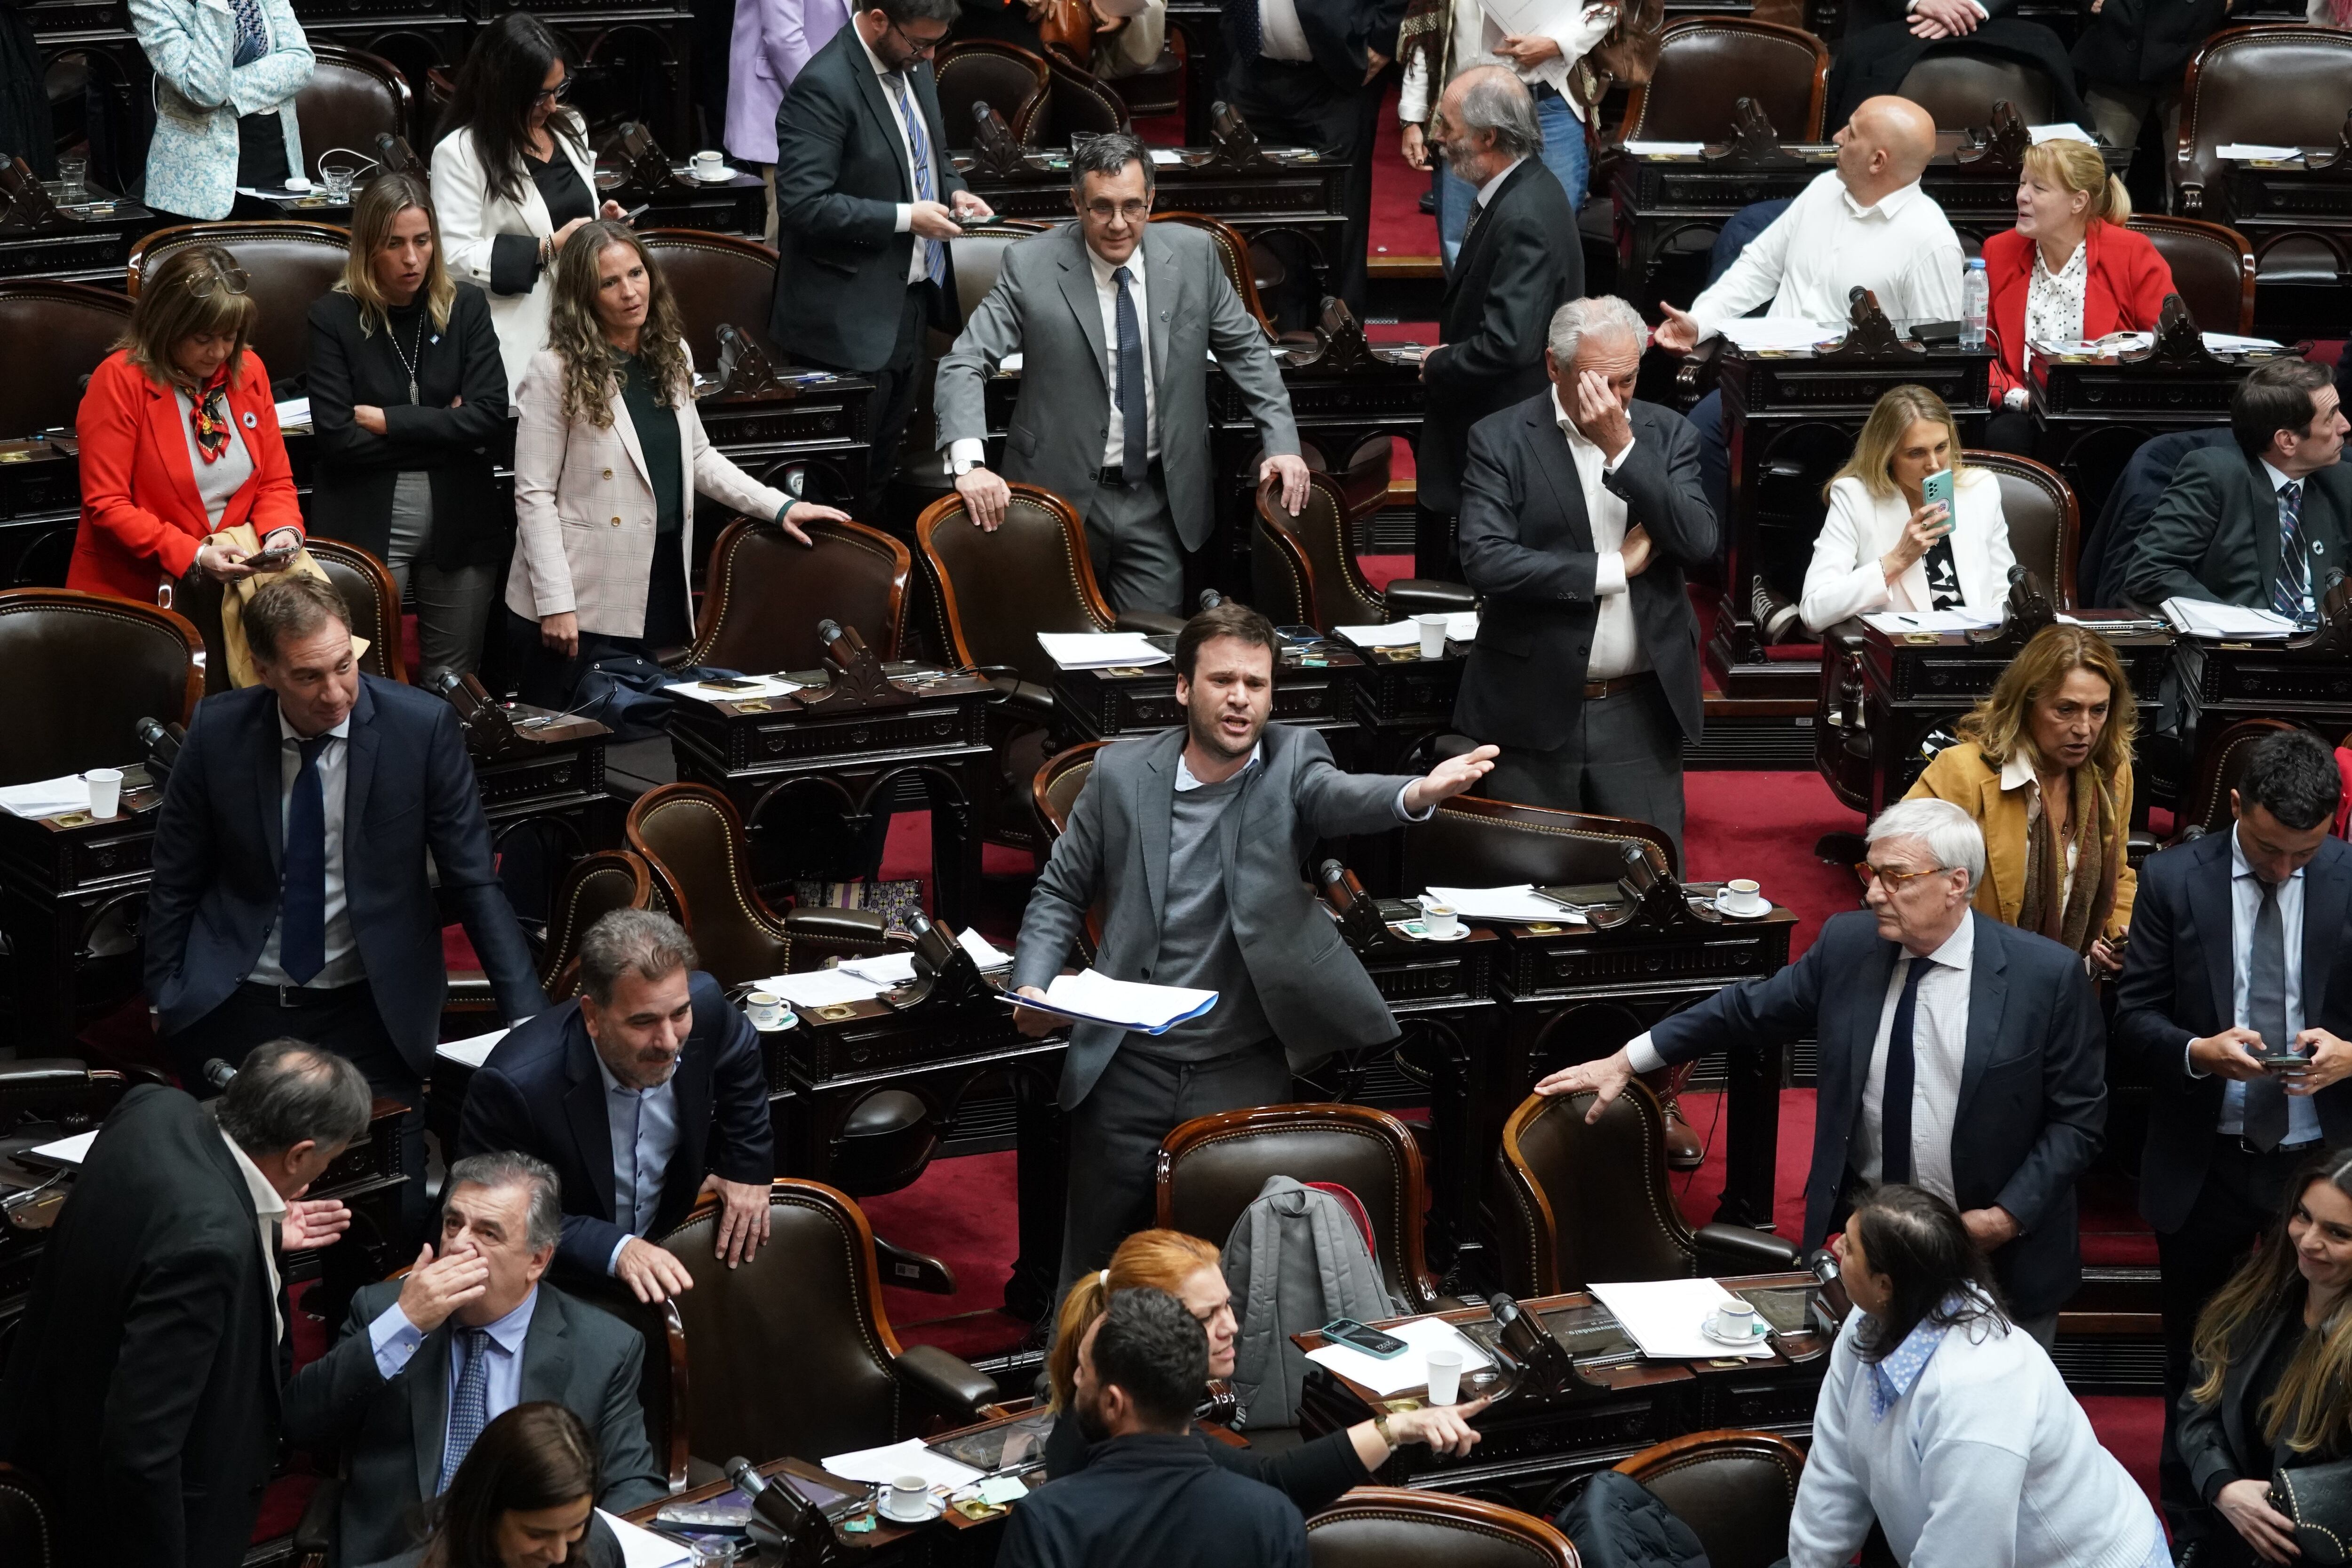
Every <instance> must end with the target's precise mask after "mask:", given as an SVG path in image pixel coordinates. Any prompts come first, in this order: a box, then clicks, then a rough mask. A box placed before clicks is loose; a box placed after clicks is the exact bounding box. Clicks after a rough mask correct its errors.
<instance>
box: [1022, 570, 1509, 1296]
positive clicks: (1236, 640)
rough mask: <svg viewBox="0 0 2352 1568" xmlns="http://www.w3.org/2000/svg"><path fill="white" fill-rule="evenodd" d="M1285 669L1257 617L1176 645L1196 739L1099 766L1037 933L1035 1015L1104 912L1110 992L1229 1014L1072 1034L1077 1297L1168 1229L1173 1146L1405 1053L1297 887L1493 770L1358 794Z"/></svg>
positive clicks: (1224, 619)
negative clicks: (1310, 1076)
mask: <svg viewBox="0 0 2352 1568" xmlns="http://www.w3.org/2000/svg"><path fill="white" fill-rule="evenodd" d="M1274 660H1275V635H1274V627H1273V626H1272V625H1271V624H1270V623H1268V622H1267V620H1266V618H1265V616H1261V615H1259V614H1258V613H1257V612H1256V611H1255V610H1253V609H1250V608H1248V607H1246V606H1245V605H1236V604H1233V603H1230V602H1228V603H1226V604H1223V605H1218V606H1217V607H1216V608H1214V609H1211V610H1203V611H1202V612H1201V614H1199V615H1197V616H1193V617H1192V619H1191V620H1190V621H1188V622H1186V623H1185V625H1184V629H1183V631H1182V632H1181V634H1179V636H1178V637H1177V639H1176V672H1177V673H1176V700H1177V702H1178V703H1180V704H1181V706H1182V707H1183V709H1184V716H1185V717H1184V728H1183V729H1181V730H1171V731H1167V732H1165V733H1163V734H1159V735H1154V736H1150V737H1149V738H1139V739H1136V740H1132V741H1121V742H1117V743H1116V744H1114V745H1111V746H1108V747H1107V748H1105V749H1104V750H1103V751H1102V752H1100V753H1099V754H1097V757H1096V759H1095V765H1094V772H1093V774H1092V775H1091V776H1090V777H1089V778H1088V780H1087V786H1086V788H1085V790H1083V791H1082V792H1081V793H1080V794H1079V795H1078V802H1077V805H1076V809H1075V810H1074V811H1073V812H1072V813H1071V815H1070V826H1069V827H1068V829H1067V830H1066V832H1064V833H1063V835H1062V837H1061V838H1060V839H1059V840H1058V841H1056V842H1055V845H1054V853H1053V856H1052V858H1049V859H1048V860H1047V861H1046V862H1045V874H1044V875H1043V876H1041V877H1039V878H1038V879H1037V886H1036V889H1035V890H1034V892H1033V893H1032V894H1031V895H1030V898H1029V909H1028V911H1027V913H1026V914H1024V916H1023V917H1022V921H1021V942H1020V946H1019V948H1018V950H1017V951H1016V952H1015V953H1014V955H1013V987H1014V989H1015V990H1017V991H1019V992H1020V993H1021V994H1023V995H1025V996H1035V997H1040V998H1042V997H1043V996H1044V995H1045V989H1044V988H1045V985H1046V984H1048V983H1049V982H1051V981H1052V980H1053V978H1054V976H1055V974H1057V973H1060V971H1061V968H1062V963H1063V961H1064V960H1065V959H1066V958H1067V957H1068V956H1069V952H1070V948H1071V946H1072V944H1073V943H1075V942H1076V940H1077V938H1078V935H1079V933H1080V932H1082V931H1084V930H1085V929H1086V923H1087V910H1091V909H1094V908H1096V907H1097V905H1099V906H1100V908H1101V910H1102V912H1103V921H1102V938H1101V941H1100V942H1098V943H1097V945H1096V952H1095V964H1094V966H1095V969H1096V971H1097V973H1101V974H1103V975H1105V976H1107V977H1108V978H1110V979H1113V980H1129V981H1139V982H1148V983H1150V984H1154V985H1179V986H1188V987H1193V988H1197V989H1201V990H1212V991H1214V992H1216V993H1217V1002H1216V1005H1214V1006H1213V1008H1211V1009H1210V1010H1209V1011H1208V1012H1207V1013H1204V1014H1202V1016H1200V1017H1198V1018H1194V1019H1192V1020H1190V1021H1188V1022H1185V1023H1182V1024H1179V1025H1177V1026H1175V1027H1173V1028H1171V1029H1170V1030H1169V1031H1168V1032H1167V1033H1165V1034H1161V1035H1146V1034H1139V1033H1136V1032H1134V1031H1130V1030H1123V1029H1119V1028H1116V1027H1113V1026H1108V1025H1102V1024H1085V1023H1081V1024H1078V1025H1077V1026H1075V1027H1074V1028H1073V1029H1072V1030H1071V1031H1070V1048H1069V1051H1068V1053H1067V1055H1066V1056H1065V1057H1064V1058H1063V1063H1062V1087H1061V1101H1062V1108H1063V1109H1064V1110H1066V1111H1068V1112H1069V1113H1070V1171H1071V1173H1072V1177H1073V1179H1072V1181H1071V1183H1070V1196H1069V1208H1068V1212H1067V1217H1066V1222H1065V1226H1064V1229H1063V1238H1062V1279H1061V1283H1062V1286H1063V1288H1064V1289H1066V1288H1067V1287H1068V1285H1069V1283H1070V1281H1071V1280H1073V1279H1076V1278H1077V1276H1078V1275H1079V1274H1080V1273H1081V1272H1084V1271H1087V1270H1090V1269H1096V1268H1101V1267H1103V1266H1104V1264H1105V1263H1106V1262H1108V1259H1109V1258H1110V1254H1111V1251H1112V1249H1113V1248H1114V1247H1117V1246H1118V1243H1119V1242H1120V1240H1121V1239H1122V1238H1124V1237H1126V1236H1127V1235H1128V1234H1129V1232H1131V1231H1134V1230H1137V1229H1139V1228H1140V1227H1141V1226H1144V1225H1147V1224H1149V1223H1150V1206H1151V1190H1152V1152H1153V1151H1154V1150H1155V1149H1157V1148H1158V1147H1159V1145H1160V1139H1161V1138H1163V1137H1164V1136H1166V1135H1167V1133H1168V1131H1170V1130H1171V1128H1174V1127H1175V1126H1177V1125H1178V1124H1179V1123H1181V1122H1184V1121H1191V1120H1192V1118H1193V1117H1196V1116H1206V1115H1209V1114H1211V1113H1212V1112H1214V1111H1220V1110H1236V1109H1239V1108H1241V1107H1244V1106H1255V1105H1278V1104H1283V1103H1285V1102H1286V1101H1288V1100H1289V1099H1290V1076H1291V1071H1292V1068H1304V1067H1306V1066H1307V1065H1309V1064H1311V1063H1313V1062H1315V1061H1317V1060H1318V1059H1320V1058H1323V1057H1327V1056H1328V1055H1330V1054H1331V1053H1332V1052H1334V1051H1342V1050H1352V1049H1356V1048H1359V1047H1370V1046H1379V1045H1382V1044H1385V1043H1386V1042H1388V1041H1390V1040H1392V1039H1394V1038H1395V1037H1396V1033H1397V1027H1396V1021H1395V1020H1394V1019H1393V1018H1391V1016H1389V1010H1388V1005H1387V1004H1386V1003H1385V1002H1383V1001H1381V994H1380V993H1379V991H1377V990H1376V989H1374V988H1373V985H1372V982H1371V977H1370V976H1369V975H1367V974H1366V973H1364V970H1363V966H1362V965H1361V964H1360V963H1357V962H1356V959H1355V957H1354V956H1353V955H1352V954H1351V953H1349V952H1348V951H1347V944H1346V943H1345V942H1341V941H1340V939H1339V931H1338V929H1337V928H1336V927H1335V926H1334V925H1333V924H1332V922H1331V921H1330V920H1328V918H1327V917H1326V916H1325V915H1324V914H1323V912H1322V911H1321V910H1319V909H1318V907H1317V903H1316V899H1315V895H1314V894H1313V893H1312V892H1311V891H1310V890H1309V889H1307V884H1306V882H1305V881H1304V880H1303V879H1302V878H1301V877H1300V875H1299V868H1300V866H1301V864H1302V863H1303V862H1304V861H1305V860H1306V858H1307V855H1308V854H1309V853H1310V852H1311V851H1312V849H1313V847H1314V845H1315V841H1316V840H1317V839H1318V838H1339V837H1346V836H1347V835H1349V834H1351V833H1379V832H1381V831H1383V830H1384V829H1387V828H1389V827H1392V826H1395V825H1396V824H1397V823H1399V822H1403V821H1417V820H1420V819H1421V818H1423V817H1425V816H1428V815H1429V814H1430V812H1432V811H1433V810H1434V809H1436V806H1437V803H1438V802H1440V801H1442V800H1444V799H1447V798H1448V797H1450V796H1453V795H1459V794H1461V793H1462V792H1463V791H1464V790H1465V789H1468V788H1469V787H1470V786H1471V785H1472V784H1475V783H1476V782H1477V781H1478V780H1479V779H1480V778H1481V777H1483V776H1484V775H1485V773H1486V770H1487V768H1488V767H1490V766H1491V765H1492V763H1491V759H1492V758H1493V756H1494V754H1495V749H1494V748H1493V747H1492V746H1481V747H1479V748H1478V749H1477V750H1475V751H1474V752H1470V753H1468V754H1467V755H1465V756H1461V757H1455V758H1452V759H1449V760H1448V761H1445V762H1444V763H1439V764H1438V765H1437V767H1436V769H1435V770H1434V771H1433V772H1432V773H1430V774H1429V776H1428V777H1426V778H1417V779H1416V778H1384V777H1376V776H1366V777H1356V776H1354V775H1351V774H1349V773H1341V772H1340V771H1339V768H1338V766H1337V765H1335V764H1334V763H1332V761H1331V752H1330V750H1329V748H1328V747H1327V746H1326V745H1325V744H1324V743H1323V737H1322V736H1321V735H1319V734H1318V733H1316V732H1315V731H1312V730H1304V729H1293V728H1291V727H1290V726H1288V725H1285V724H1275V725H1268V724H1267V722H1266V719H1267V716H1268V715H1269V714H1270V713H1271V712H1272V711H1273V708H1274ZM1013 1020H1014V1023H1015V1024H1016V1025H1017V1026H1019V1027H1020V1028H1021V1029H1022V1031H1023V1032H1024V1033H1025V1034H1029V1035H1042V1034H1044V1033H1045V1031H1046V1030H1047V1029H1049V1028H1052V1027H1053V1026H1055V1023H1056V1022H1057V1019H1056V1018H1055V1016H1054V1015H1052V1014H1050V1013H1047V1012H1045V1011H1043V1010H1040V1009H1033V1008H1026V1007H1024V1008H1020V1009H1018V1010H1016V1011H1015V1013H1014V1014H1013ZM1061 1296H1062V1290H1058V1289H1057V1290H1056V1291H1055V1300H1060V1299H1061Z"/></svg>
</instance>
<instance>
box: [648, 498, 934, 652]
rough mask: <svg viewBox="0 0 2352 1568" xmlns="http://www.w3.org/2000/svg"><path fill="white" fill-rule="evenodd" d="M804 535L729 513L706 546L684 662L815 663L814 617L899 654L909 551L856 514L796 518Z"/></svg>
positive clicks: (881, 649) (819, 648)
mask: <svg viewBox="0 0 2352 1568" xmlns="http://www.w3.org/2000/svg"><path fill="white" fill-rule="evenodd" d="M802 531H803V532H805V533H806V534H807V535H808V536H809V542H808V543H807V544H802V543H801V542H798V541H797V540H794V539H793V538H792V537H791V536H790V535H789V534H787V533H785V532H784V531H783V530H782V529H781V528H779V527H777V526H776V525H775V524H774V523H773V522H761V521H755V520H753V519H751V518H737V519H736V520H735V521H733V522H730V523H729V524H728V525H727V531H725V532H723V533H721V534H720V535H719V542H718V543H716V544H714V545H712V546H711V549H710V563H709V567H708V568H707V569H706V571H705V574H704V578H703V584H704V585H703V592H702V613H701V616H700V625H699V626H698V627H697V628H696V631H695V637H694V647H692V648H690V649H689V650H688V653H687V662H688V663H689V664H699V665H709V666H711V667H712V668H719V669H740V670H742V671H744V672H746V673H747V674H751V675H769V674H772V673H774V672H776V671H778V670H785V669H815V668H819V667H820V665H821V664H822V662H823V655H824V644H823V642H822V641H820V640H819V638H818V637H817V632H816V628H817V623H818V622H820V621H824V620H828V619H830V620H834V621H838V622H839V623H840V624H841V625H843V626H851V627H855V628H856V632H857V635H858V636H859V637H863V638H864V639H865V640H866V647H870V648H872V649H874V650H875V652H876V653H877V654H878V655H879V656H880V657H882V658H886V659H891V658H898V638H899V633H900V629H901V623H902V621H903V620H904V618H905V615H906V608H907V574H908V572H909V571H910V570H911V569H912V565H913V561H914V558H913V556H911V555H909V554H908V551H907V547H906V546H905V545H903V544H901V543H899V542H898V541H897V540H895V539H893V538H891V537H890V536H889V535H888V534H887V533H884V532H883V531H881V530H879V529H875V528H867V527H866V525H865V524H863V523H856V522H829V521H817V522H811V523H806V524H804V525H803V530H802Z"/></svg>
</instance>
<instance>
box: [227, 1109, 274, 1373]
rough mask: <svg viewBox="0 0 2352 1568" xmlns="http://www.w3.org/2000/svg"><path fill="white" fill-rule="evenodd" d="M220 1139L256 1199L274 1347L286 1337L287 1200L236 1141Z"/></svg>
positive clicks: (254, 1213) (250, 1195) (228, 1137)
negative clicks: (282, 1286)
mask: <svg viewBox="0 0 2352 1568" xmlns="http://www.w3.org/2000/svg"><path fill="white" fill-rule="evenodd" d="M220 1136H221V1142H224V1143H226V1144H227V1145H228V1152H229V1153H230V1154H231V1155H232V1156H233V1157H234V1158H235V1159H236V1173H237V1174H238V1175H240V1176H243V1177H244V1178H245V1191H246V1195H247V1196H248V1197H250V1198H251V1199H253V1218H254V1226H255V1228H256V1229H257V1231H258V1232H259V1233H260V1239H261V1267H262V1268H263V1270H264V1271H265V1272H266V1273H268V1276H269V1321H270V1322H271V1323H272V1324H274V1325H275V1326H276V1329H277V1333H276V1335H275V1336H274V1337H273V1338H272V1340H271V1343H273V1344H274V1343H276V1342H278V1340H282V1339H284V1338H285V1337H286V1314H285V1312H284V1310H282V1309H280V1308H279V1306H278V1289H279V1285H278V1229H277V1227H278V1226H279V1225H281V1224H283V1223H285V1219H286V1200H285V1199H284V1198H281V1197H279V1196H278V1189H277V1188H276V1187H273V1186H271V1185H270V1184H269V1178H268V1177H267V1176H265V1175H263V1174H262V1173H261V1167H260V1166H258V1165H257V1164H255V1163H253V1157H252V1156H251V1155H249V1154H247V1152H245V1151H244V1150H242V1149H240V1148H238V1147H237V1144H236V1139H234V1138H232V1137H230V1136H229V1135H228V1134H227V1133H226V1132H224V1133H222V1134H221V1135H220Z"/></svg>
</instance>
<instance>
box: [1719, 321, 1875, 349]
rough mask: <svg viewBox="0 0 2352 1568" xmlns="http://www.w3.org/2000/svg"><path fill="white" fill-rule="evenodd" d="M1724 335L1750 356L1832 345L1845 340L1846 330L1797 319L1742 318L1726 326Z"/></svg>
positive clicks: (1724, 326) (1729, 322) (1841, 327)
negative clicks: (1842, 339) (1750, 354)
mask: <svg viewBox="0 0 2352 1568" xmlns="http://www.w3.org/2000/svg"><path fill="white" fill-rule="evenodd" d="M1722 330H1723V335H1724V337H1725V338H1726V339H1727V340H1728V341H1729V342H1733V343H1735V344H1737V345H1738V347H1740V348H1741V349H1743V350H1746V351H1747V352H1748V353H1761V352H1778V353H1794V352H1796V351H1798V350H1801V349H1815V348H1819V347H1821V346H1822V344H1823V343H1833V342H1837V341H1838V340H1839V339H1841V338H1843V337H1844V336H1845V328H1844V327H1843V326H1834V327H1831V326H1823V325H1822V323H1821V322H1819V321H1805V320H1804V319H1803V318H1801V317H1797V316H1742V317H1740V318H1739V319H1738V320H1737V321H1726V322H1724V323H1723V329H1722Z"/></svg>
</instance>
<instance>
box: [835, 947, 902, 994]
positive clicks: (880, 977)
mask: <svg viewBox="0 0 2352 1568" xmlns="http://www.w3.org/2000/svg"><path fill="white" fill-rule="evenodd" d="M841 972H842V973H844V974H855V975H856V976H857V977H858V978H859V979H860V980H870V981H872V982H874V984H877V985H884V986H888V985H904V984H907V982H908V981H909V980H912V979H913V978H914V977H915V955H914V953H913V952H886V953H882V954H879V955H878V956H877V957H874V958H845V959H843V960H842V961H841Z"/></svg>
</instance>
